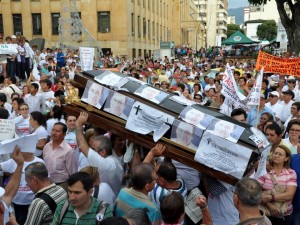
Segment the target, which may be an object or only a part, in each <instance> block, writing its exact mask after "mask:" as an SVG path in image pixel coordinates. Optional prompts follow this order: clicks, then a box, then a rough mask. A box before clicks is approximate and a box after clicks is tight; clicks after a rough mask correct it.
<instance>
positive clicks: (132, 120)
mask: <svg viewBox="0 0 300 225" xmlns="http://www.w3.org/2000/svg"><path fill="white" fill-rule="evenodd" d="M174 119H175V118H174V117H173V116H170V115H168V114H166V113H163V112H160V111H158V110H157V109H153V108H151V107H149V106H147V105H145V104H143V103H140V102H135V103H134V104H133V106H132V109H131V111H130V115H129V117H128V119H127V123H126V129H128V130H131V131H134V132H136V133H139V134H149V133H150V132H152V131H153V132H154V135H155V137H156V138H155V139H156V141H157V140H158V139H160V138H161V137H162V136H163V135H164V133H163V132H162V130H163V131H166V129H165V128H164V127H163V128H161V127H162V126H166V125H167V126H168V127H169V128H170V127H171V124H173V122H174ZM157 133H159V135H158V134H157ZM158 136H159V138H158Z"/></svg>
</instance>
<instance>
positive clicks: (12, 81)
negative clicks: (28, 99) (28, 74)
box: [0, 77, 22, 104]
mask: <svg viewBox="0 0 300 225" xmlns="http://www.w3.org/2000/svg"><path fill="white" fill-rule="evenodd" d="M16 83H17V79H16V78H15V77H8V79H7V84H8V86H7V87H5V88H3V89H2V90H0V93H4V94H5V95H6V97H7V102H8V103H10V104H11V94H12V93H18V94H19V95H21V94H22V91H21V90H20V88H19V87H18V86H17V85H16Z"/></svg>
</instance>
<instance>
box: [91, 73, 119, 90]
mask: <svg viewBox="0 0 300 225" xmlns="http://www.w3.org/2000/svg"><path fill="white" fill-rule="evenodd" d="M94 79H95V80H96V81H98V82H99V83H100V84H105V85H108V86H112V87H114V86H115V85H116V84H117V83H118V82H119V81H120V80H121V79H123V77H121V76H118V75H116V74H114V73H112V72H111V71H109V70H106V71H105V72H104V73H102V74H100V75H98V76H96V77H95V78H94Z"/></svg>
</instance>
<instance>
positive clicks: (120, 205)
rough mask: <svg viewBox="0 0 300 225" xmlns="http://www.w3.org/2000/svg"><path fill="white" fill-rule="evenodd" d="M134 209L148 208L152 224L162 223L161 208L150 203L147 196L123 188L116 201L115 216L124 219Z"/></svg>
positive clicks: (131, 189)
mask: <svg viewBox="0 0 300 225" xmlns="http://www.w3.org/2000/svg"><path fill="white" fill-rule="evenodd" d="M132 208H134V209H137V208H147V209H148V212H147V215H148V217H149V219H150V222H151V223H154V222H157V221H160V219H161V215H160V210H159V208H158V207H157V206H156V205H155V204H154V203H153V202H151V201H150V199H149V197H148V196H147V195H145V194H144V193H142V192H139V191H136V190H134V189H133V188H123V189H122V190H121V191H120V193H119V195H118V198H117V200H116V204H115V208H114V211H115V214H116V216H120V217H122V216H124V215H125V214H126V213H127V212H128V211H129V210H130V209H132Z"/></svg>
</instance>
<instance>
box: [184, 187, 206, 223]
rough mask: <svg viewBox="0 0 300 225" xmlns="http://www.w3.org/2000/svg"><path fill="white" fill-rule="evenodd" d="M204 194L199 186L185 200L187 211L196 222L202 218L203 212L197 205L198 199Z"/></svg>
mask: <svg viewBox="0 0 300 225" xmlns="http://www.w3.org/2000/svg"><path fill="white" fill-rule="evenodd" d="M201 195H202V192H201V191H200V189H199V188H198V187H196V188H194V189H192V190H191V191H190V193H189V194H188V196H187V198H186V200H185V207H184V208H185V213H186V214H187V215H188V217H189V218H190V219H191V220H192V221H193V222H194V223H195V224H196V223H198V222H199V221H200V220H201V219H202V212H201V209H200V207H199V206H197V205H196V199H197V198H199V197H200V196H201Z"/></svg>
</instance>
